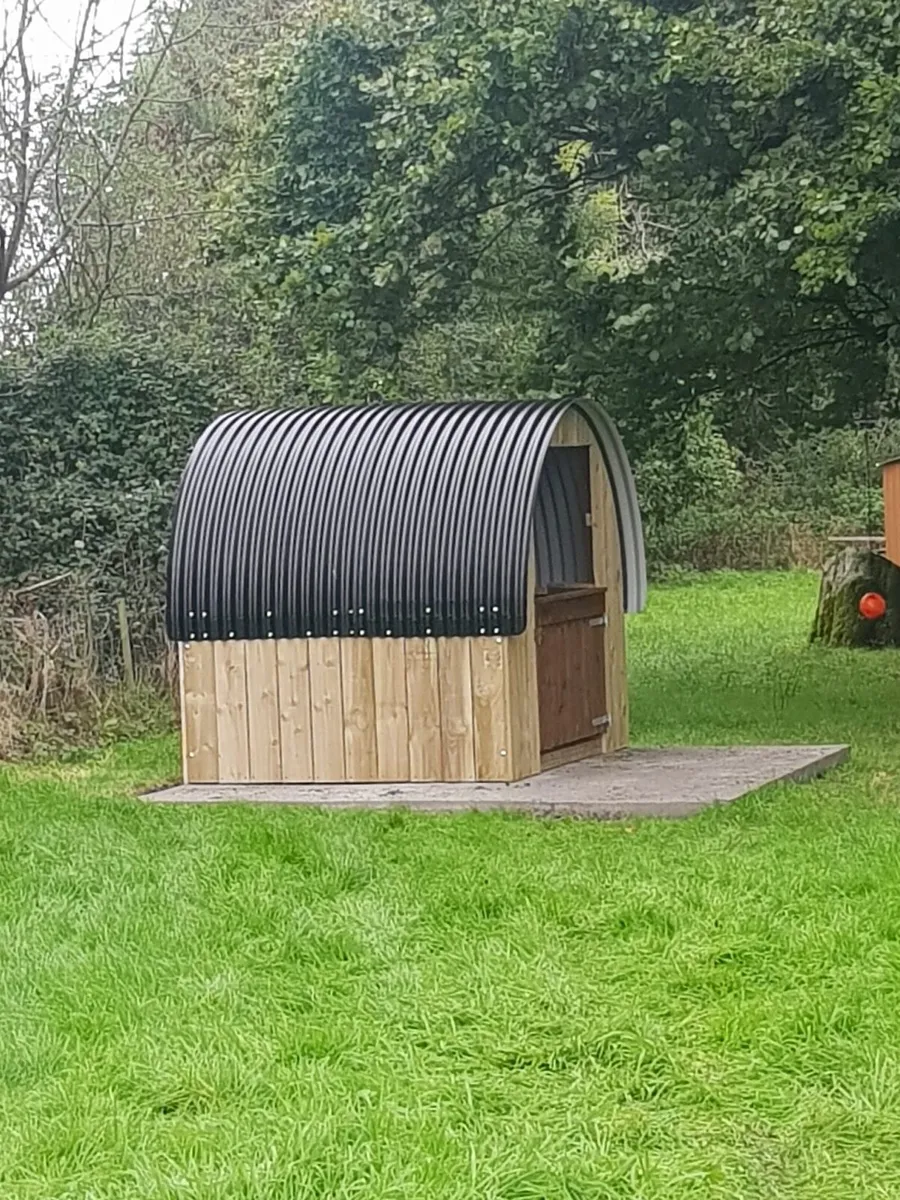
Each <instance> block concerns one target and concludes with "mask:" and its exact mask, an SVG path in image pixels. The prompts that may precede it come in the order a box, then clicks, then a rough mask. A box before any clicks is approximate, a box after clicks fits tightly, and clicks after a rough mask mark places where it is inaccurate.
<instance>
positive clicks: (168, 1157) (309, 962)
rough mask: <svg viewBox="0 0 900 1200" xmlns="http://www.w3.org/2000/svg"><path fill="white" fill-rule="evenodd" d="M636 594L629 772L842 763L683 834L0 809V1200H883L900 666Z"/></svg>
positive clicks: (117, 776)
mask: <svg viewBox="0 0 900 1200" xmlns="http://www.w3.org/2000/svg"><path fill="white" fill-rule="evenodd" d="M815 590H816V582H815V579H814V578H813V577H811V576H808V575H799V574H798V575H778V576H776V575H767V576H763V575H760V576H744V577H738V576H722V577H718V578H713V579H709V580H706V581H704V582H700V583H693V584H689V585H679V586H670V587H664V588H657V589H655V590H654V591H653V593H652V595H651V600H650V605H649V610H648V612H647V613H646V614H645V615H642V616H640V617H637V618H633V619H632V622H631V626H630V646H631V676H632V705H633V723H634V732H635V738H636V740H640V741H642V742H645V743H671V742H678V741H696V742H728V741H756V740H771V741H808V740H821V741H843V740H847V741H850V742H851V743H852V745H853V761H852V764H851V765H850V766H848V767H845V768H842V769H840V770H839V771H836V772H834V773H832V774H830V775H828V776H826V777H825V778H823V779H822V780H820V781H818V782H816V783H813V784H808V785H805V786H781V787H775V788H771V789H769V790H767V791H765V792H763V793H761V794H759V795H757V796H754V797H750V798H746V799H745V800H743V801H740V802H739V803H737V804H735V805H734V806H731V807H728V808H723V809H719V810H711V811H708V812H706V813H704V814H702V815H701V816H699V817H696V818H693V819H691V820H689V821H682V822H672V823H664V822H653V821H647V822H639V823H634V822H632V823H628V824H622V823H617V824H602V823H587V822H585V823H579V822H568V821H556V822H548V823H541V822H538V821H535V820H530V819H527V818H521V817H516V816H508V815H499V814H498V815H483V814H472V815H469V816H465V817H428V816H423V815H409V814H403V813H400V812H391V813H358V812H334V813H321V812H312V811H303V810H301V811H287V810H283V809H274V808H273V809H263V808H256V809H252V808H249V807H248V808H240V807H231V808H216V809H208V808H206V809H191V808H154V807H151V806H148V805H145V804H143V803H140V802H135V801H134V800H132V799H129V795H130V794H131V789H132V788H133V786H134V785H135V784H138V783H140V784H146V783H150V782H153V781H161V780H163V779H165V778H167V777H172V776H174V774H175V771H176V765H177V753H176V745H175V742H174V739H164V740H162V741H153V742H142V743H134V744H131V745H126V746H122V747H120V748H118V749H116V750H114V751H112V752H109V753H106V754H104V755H103V756H102V757H99V758H97V759H95V760H93V761H88V762H85V763H82V764H80V765H71V764H70V765H68V766H60V767H58V768H55V769H54V768H40V769H39V768H34V769H31V770H18V771H12V770H11V771H9V772H8V773H5V774H2V775H0V1200H20V1198H21V1200H26V1198H29V1200H30V1198H35V1200H38V1198H40V1200H51V1198H52V1200H62V1198H64V1197H66V1198H76V1197H77V1198H78V1200H112V1198H113V1197H115V1198H117V1200H118V1198H122V1200H125V1198H127V1200H162V1198H166V1200H169V1198H172V1200H175V1198H182V1197H183V1198H190V1200H250V1198H253V1200H301V1198H303V1200H306V1198H309V1200H312V1198H316V1200H319V1198H322V1200H325V1198H331V1197H335V1198H337V1197H340V1198H346V1200H350V1198H357V1197H359V1198H366V1200H395V1198H396V1200H401V1198H403V1200H451V1198H453V1200H474V1198H478V1200H541V1198H546V1200H601V1198H607V1197H610V1198H611V1197H635V1198H637V1197H642V1198H646V1200H650V1198H653V1200H682V1198H684V1200H687V1198H691V1200H702V1198H704V1197H722V1198H728V1200H733V1198H741V1200H744V1198H746V1200H751V1198H764V1197H765V1198H771V1200H782V1198H790V1200H794V1198H798V1200H799V1198H803V1200H848V1198H853V1200H874V1198H875V1197H884V1198H886V1200H887V1198H889V1200H897V1197H898V1196H900V790H898V772H900V703H898V701H900V655H897V654H894V653H890V652H884V653H866V652H855V653H843V652H824V651H819V650H811V649H809V648H808V647H807V645H806V633H807V629H808V627H809V624H810V621H811V618H812V612H813V608H814V604H815Z"/></svg>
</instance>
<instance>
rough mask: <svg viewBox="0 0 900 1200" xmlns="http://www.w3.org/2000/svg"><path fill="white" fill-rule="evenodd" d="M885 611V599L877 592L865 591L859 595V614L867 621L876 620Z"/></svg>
mask: <svg viewBox="0 0 900 1200" xmlns="http://www.w3.org/2000/svg"><path fill="white" fill-rule="evenodd" d="M886 612H887V601H886V600H885V598H884V596H882V595H881V594H880V593H879V592H866V594H865V595H864V596H862V597H860V601H859V615H860V616H861V617H864V618H865V620H867V621H877V620H879V619H880V618H881V617H883V616H884V614H885V613H886Z"/></svg>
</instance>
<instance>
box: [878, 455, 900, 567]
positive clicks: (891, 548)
mask: <svg viewBox="0 0 900 1200" xmlns="http://www.w3.org/2000/svg"><path fill="white" fill-rule="evenodd" d="M882 487H883V491H884V556H885V558H886V559H887V560H888V562H892V563H893V564H894V566H895V567H900V462H898V461H895V462H888V463H885V464H884V467H883V468H882Z"/></svg>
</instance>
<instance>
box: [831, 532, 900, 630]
mask: <svg viewBox="0 0 900 1200" xmlns="http://www.w3.org/2000/svg"><path fill="white" fill-rule="evenodd" d="M866 592H877V593H878V594H879V595H881V596H883V597H884V599H885V600H886V601H887V611H886V613H885V614H884V616H883V617H881V618H879V619H878V620H876V621H867V620H865V619H864V618H863V617H861V616H860V613H859V607H858V606H859V601H860V598H861V597H862V596H864V595H865V594H866ZM810 640H811V641H813V642H819V643H821V644H822V645H824V646H870V647H873V648H874V647H878V646H900V568H898V567H895V566H894V564H893V563H891V562H888V560H887V559H886V558H884V557H883V556H882V555H880V554H876V553H875V552H874V551H873V550H872V549H871V544H870V543H869V542H868V541H867V540H862V541H860V542H851V541H849V539H848V543H847V544H845V545H842V546H841V548H840V549H838V550H837V551H836V552H835V553H834V554H833V555H832V557H831V558H830V559H829V560H828V561H827V562H826V564H825V567H824V569H823V571H822V584H821V587H820V589H819V607H818V610H817V612H816V619H815V623H814V625H813V631H812V636H811V639H810Z"/></svg>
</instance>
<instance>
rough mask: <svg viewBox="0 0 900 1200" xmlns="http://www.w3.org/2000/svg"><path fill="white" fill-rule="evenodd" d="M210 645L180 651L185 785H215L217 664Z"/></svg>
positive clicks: (194, 645)
mask: <svg viewBox="0 0 900 1200" xmlns="http://www.w3.org/2000/svg"><path fill="white" fill-rule="evenodd" d="M213 646H214V643H213V642H188V643H187V644H186V645H184V646H182V647H181V653H180V655H179V659H180V664H181V754H182V767H183V773H184V781H185V783H218V781H219V738H218V734H217V731H216V661H215V653H214V650H213Z"/></svg>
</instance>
